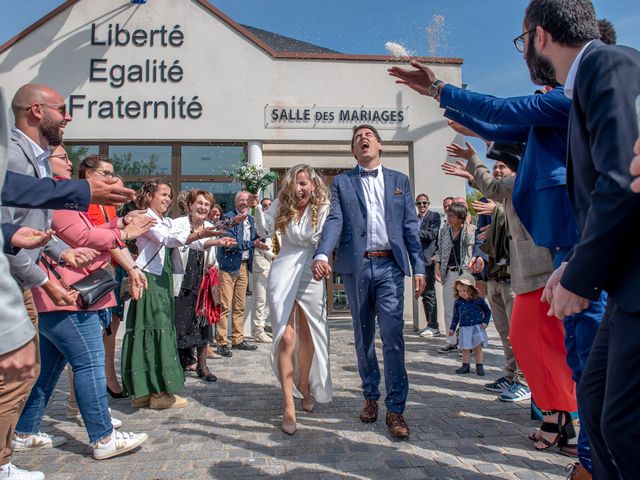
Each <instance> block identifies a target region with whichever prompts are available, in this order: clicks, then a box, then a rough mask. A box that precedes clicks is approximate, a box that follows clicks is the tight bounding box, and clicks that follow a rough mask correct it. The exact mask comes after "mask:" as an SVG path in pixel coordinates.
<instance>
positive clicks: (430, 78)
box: [387, 60, 436, 95]
mask: <svg viewBox="0 0 640 480" xmlns="http://www.w3.org/2000/svg"><path fill="white" fill-rule="evenodd" d="M411 66H412V67H413V68H414V70H410V69H408V68H401V67H391V68H390V69H389V70H387V71H388V72H389V75H391V76H392V77H396V78H397V79H398V80H396V83H399V84H401V85H406V86H407V87H409V88H412V89H413V90H415V91H416V92H418V93H419V94H421V95H429V88H430V87H431V85H433V82H435V81H436V74H435V73H434V72H433V70H431V69H430V68H429V67H427V66H426V65H424V64H422V63H418V62H416V61H415V60H414V61H412V62H411Z"/></svg>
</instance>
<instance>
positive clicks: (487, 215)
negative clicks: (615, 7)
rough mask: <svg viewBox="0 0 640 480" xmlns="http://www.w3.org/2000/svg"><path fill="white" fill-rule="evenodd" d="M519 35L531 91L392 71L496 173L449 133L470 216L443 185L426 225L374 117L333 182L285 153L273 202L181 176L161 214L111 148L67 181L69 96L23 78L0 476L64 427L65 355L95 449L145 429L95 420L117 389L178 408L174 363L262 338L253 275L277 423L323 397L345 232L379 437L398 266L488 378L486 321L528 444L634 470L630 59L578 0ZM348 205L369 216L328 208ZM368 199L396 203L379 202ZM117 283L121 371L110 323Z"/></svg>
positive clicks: (1, 352) (153, 195)
mask: <svg viewBox="0 0 640 480" xmlns="http://www.w3.org/2000/svg"><path fill="white" fill-rule="evenodd" d="M522 32H523V33H522V34H521V35H519V36H518V37H516V38H515V39H514V44H515V46H516V48H517V49H518V51H519V52H521V53H522V54H523V56H524V58H525V60H526V63H527V65H528V67H529V70H530V73H531V79H532V81H533V82H534V83H536V84H538V85H541V86H543V87H544V88H543V89H542V90H540V91H538V92H536V93H535V94H533V95H530V96H524V97H516V98H495V97H492V96H489V95H484V94H480V93H476V92H472V91H470V90H467V89H461V88H458V87H456V86H453V85H450V84H446V83H445V82H443V81H441V80H439V79H438V78H437V77H436V75H435V73H434V72H433V71H432V70H431V69H430V68H429V67H428V66H426V65H422V64H419V63H416V62H412V67H413V68H412V69H409V68H400V67H392V68H391V69H390V70H389V73H390V75H392V76H393V77H395V78H396V79H397V82H398V83H400V84H403V85H406V86H408V87H410V88H412V89H414V90H416V91H417V92H419V93H421V94H423V95H426V96H429V97H432V98H433V99H434V100H435V101H437V102H438V104H439V106H440V107H441V108H442V109H444V110H445V111H444V115H445V117H447V118H448V119H449V125H450V127H451V128H453V129H454V130H455V131H456V132H458V133H460V134H462V135H467V136H476V137H479V138H481V139H483V140H484V141H485V142H486V144H487V157H488V158H490V159H493V160H494V161H495V163H494V164H493V166H492V168H491V169H490V168H489V167H488V166H487V165H485V164H484V163H483V161H482V160H481V159H480V157H479V156H478V154H477V152H476V151H475V150H474V148H473V147H472V146H471V145H470V144H469V143H466V144H465V145H464V146H463V145H457V144H452V145H451V146H449V147H448V148H447V151H448V153H449V155H450V156H451V157H453V158H454V159H458V160H454V162H452V163H445V164H443V165H442V170H443V172H444V173H445V174H447V175H454V176H458V177H461V178H464V179H466V180H468V182H469V185H470V186H471V187H473V188H475V189H477V190H478V191H479V192H481V194H482V197H481V198H479V199H478V200H477V201H474V202H473V203H472V204H471V207H472V208H473V210H474V211H475V213H476V214H477V216H476V218H475V219H473V221H472V216H471V214H470V209H469V208H468V206H467V201H466V199H465V198H462V197H447V198H445V199H444V201H443V211H444V219H441V217H440V215H438V214H437V213H436V212H434V211H431V210H429V206H430V201H429V197H428V196H427V195H426V194H423V193H421V194H419V195H417V196H416V198H415V202H414V203H415V208H416V210H417V216H416V215H415V213H414V211H413V207H412V205H411V203H412V199H411V197H410V196H407V195H408V194H409V191H410V185H409V183H408V179H407V178H406V176H403V175H402V174H398V172H393V171H390V170H388V169H385V168H383V167H382V166H381V164H380V154H381V151H382V143H381V139H380V136H379V135H378V132H377V131H376V129H375V128H374V127H372V126H370V125H361V126H358V127H356V128H354V132H353V137H352V140H351V148H352V152H353V154H354V157H355V158H356V160H357V162H358V166H357V167H356V168H354V169H353V170H351V171H349V172H346V173H344V174H341V175H339V176H337V177H336V179H335V180H334V184H333V186H332V187H331V192H329V189H328V187H327V186H326V185H325V184H324V182H323V180H322V178H321V177H320V176H319V175H318V173H317V172H316V171H315V170H314V169H313V168H311V167H310V166H308V165H298V166H295V167H292V168H291V169H290V170H289V171H288V172H287V174H286V176H285V179H284V180H283V184H282V186H281V190H280V191H279V194H278V199H277V200H276V201H275V202H273V205H272V204H271V200H270V199H267V198H265V199H263V200H262V201H261V202H260V203H259V199H258V197H257V196H256V195H252V194H250V193H249V192H246V191H240V192H238V193H237V194H236V196H235V199H234V207H235V208H234V209H233V210H232V211H230V212H227V213H223V211H222V209H221V207H220V206H219V205H216V203H215V198H214V197H213V195H212V194H211V193H209V192H207V191H204V190H192V191H189V192H181V193H180V195H179V196H178V199H177V200H178V203H179V205H180V208H181V210H182V213H183V215H182V216H178V217H176V218H172V217H171V215H170V210H171V205H172V201H173V191H172V189H171V186H170V185H169V184H168V183H165V182H163V181H161V180H149V181H146V182H144V184H143V185H142V187H141V188H140V189H139V191H138V192H137V193H136V192H133V191H131V190H129V189H127V188H126V187H124V185H123V182H122V180H121V179H120V178H119V177H117V172H114V169H113V164H112V162H111V161H110V160H109V159H108V158H107V157H102V156H99V155H90V156H88V157H86V158H84V159H82V161H81V163H80V165H79V171H78V176H79V179H78V180H72V179H71V177H72V173H73V172H72V170H73V168H72V167H73V166H72V164H71V162H70V161H69V157H68V155H67V152H66V151H65V149H64V145H63V142H62V141H63V133H64V128H65V126H66V125H67V124H68V122H70V121H71V120H72V119H71V117H70V116H69V115H68V113H67V111H66V106H65V103H64V99H63V97H62V96H61V94H60V93H59V92H57V91H56V90H54V89H52V88H50V87H47V86H43V85H36V84H27V85H25V86H23V87H21V88H20V89H19V90H18V91H17V92H16V93H15V95H14V97H13V100H12V104H11V107H12V110H13V113H14V116H15V128H14V129H13V130H12V132H11V138H10V141H9V147H8V150H7V155H6V162H7V169H8V170H9V172H11V173H9V174H8V177H7V181H6V182H5V184H4V187H3V190H2V204H3V207H2V232H3V238H4V249H3V251H4V254H5V255H6V257H5V256H4V255H2V256H0V278H1V279H2V280H1V281H2V282H3V284H2V285H0V287H2V288H0V290H1V291H2V292H3V295H4V296H5V297H3V300H6V302H5V305H6V310H7V314H6V316H7V318H3V319H2V320H0V329H1V331H2V335H1V336H0V373H1V374H2V379H1V380H0V381H1V382H2V387H3V388H2V390H0V413H1V414H2V415H1V420H0V442H1V445H0V455H1V456H0V478H29V479H42V478H44V475H43V474H42V473H40V472H28V471H25V470H22V469H19V468H17V467H15V466H14V465H13V464H12V463H11V452H12V450H16V451H18V450H22V451H28V450H30V449H37V448H42V447H57V446H60V445H63V444H64V443H65V442H66V439H65V438H63V437H58V436H54V435H50V434H47V433H46V432H42V431H41V429H40V427H41V420H42V416H43V414H44V411H45V408H46V405H47V403H48V402H49V400H50V398H51V396H52V394H53V392H54V389H55V386H56V383H57V381H58V379H59V377H60V375H61V374H62V371H63V370H64V368H65V366H66V365H67V364H69V366H70V373H69V375H70V390H71V391H70V398H69V405H68V406H67V416H68V417H69V418H70V419H72V420H74V421H77V422H79V423H81V424H82V425H84V427H85V429H86V431H87V436H88V440H89V443H90V444H91V446H92V448H93V456H94V458H95V459H97V460H103V459H108V458H111V457H114V456H117V455H120V454H122V453H125V452H129V451H131V450H133V449H135V448H137V447H139V446H140V445H141V444H142V443H144V442H145V440H146V439H147V435H146V434H144V433H134V432H124V431H120V430H118V429H119V428H120V427H121V426H122V421H120V420H118V419H117V418H113V417H112V416H111V411H110V409H109V405H108V395H110V396H111V397H114V398H125V397H130V398H131V402H132V404H133V405H134V406H135V407H138V408H144V407H149V408H152V409H166V408H183V407H185V406H187V404H188V401H187V399H186V398H184V397H182V396H180V395H179V393H180V392H181V391H182V390H183V389H184V384H185V372H194V373H195V374H196V375H197V377H198V378H200V379H201V380H202V381H204V382H209V383H210V382H215V381H216V380H217V379H216V376H215V375H214V373H213V372H212V371H211V370H210V368H209V367H208V365H207V361H206V360H207V358H219V357H231V356H232V355H233V350H240V351H254V350H256V349H257V348H258V347H257V346H256V345H255V343H254V342H247V339H246V338H245V336H244V323H245V317H246V315H245V314H246V313H247V312H245V309H246V298H247V295H248V294H249V292H251V294H252V295H254V296H255V299H254V300H255V301H254V311H253V312H251V319H252V320H251V323H252V325H251V329H252V336H253V338H254V340H256V341H257V342H262V343H272V354H271V361H272V366H273V369H274V373H275V376H276V378H277V380H278V382H279V383H280V386H281V389H282V392H283V420H282V430H283V431H284V432H285V433H287V434H290V435H293V434H294V433H295V431H296V428H297V425H296V414H295V403H294V398H295V397H298V398H300V399H301V405H302V408H303V409H304V410H307V411H312V410H314V408H315V404H316V401H318V402H321V403H322V402H328V401H330V400H331V398H332V386H331V375H330V368H329V365H330V363H329V342H328V326H327V321H326V320H327V312H326V304H325V297H326V290H325V288H326V287H325V284H324V280H323V279H324V278H328V277H329V276H330V275H331V272H332V266H331V265H330V264H329V262H328V260H329V255H330V254H331V252H333V251H334V248H335V247H336V244H338V243H339V244H338V248H337V254H336V260H335V268H336V271H339V272H341V273H343V275H344V277H345V284H346V287H347V291H348V292H347V293H348V295H349V303H350V306H351V311H352V316H353V321H354V335H355V348H356V356H357V361H358V369H359V374H360V377H361V380H362V388H363V396H364V406H363V410H362V412H361V414H360V420H361V421H362V422H365V423H370V422H375V421H376V420H377V416H378V405H377V401H378V398H379V397H380V392H379V389H378V384H379V382H380V371H379V367H378V362H377V359H376V355H375V348H374V347H373V338H374V334H375V322H374V318H375V317H377V320H378V323H379V328H380V332H381V336H382V340H383V344H384V348H383V352H384V355H385V365H384V368H385V381H386V383H387V385H386V386H387V397H386V399H385V405H386V407H387V413H386V417H385V421H386V423H387V426H388V427H389V430H390V431H391V433H392V434H393V435H394V436H395V437H397V438H407V437H408V436H409V427H408V425H407V424H406V421H405V420H404V417H403V411H404V408H405V403H406V398H407V393H408V390H409V384H408V380H407V375H406V369H405V366H404V353H403V352H404V340H403V338H402V325H403V322H402V307H401V305H402V303H403V301H402V297H403V295H404V285H403V282H404V280H403V276H405V275H410V274H411V272H412V273H413V280H414V287H415V290H414V294H415V295H416V297H421V298H422V303H423V306H424V310H425V315H426V319H427V324H426V328H425V329H424V330H423V331H421V332H420V335H421V336H423V337H435V336H438V335H442V336H443V337H444V338H445V340H444V343H443V344H442V346H441V347H440V348H439V349H438V352H439V353H442V354H447V353H450V352H460V353H461V356H462V366H461V367H459V368H458V369H456V370H455V373H456V374H460V375H464V374H469V373H470V372H471V363H472V361H471V357H472V355H473V358H474V361H475V373H476V374H477V375H479V376H484V375H485V371H484V366H483V347H486V346H487V342H488V338H487V333H486V329H487V326H488V325H489V322H490V321H491V320H493V322H494V323H495V326H496V330H497V331H498V334H499V336H500V340H501V342H502V346H503V350H504V356H505V373H504V375H503V376H502V377H500V378H498V379H496V380H494V381H492V382H491V383H488V384H486V385H485V386H484V388H485V389H486V390H488V391H490V392H493V393H496V394H497V395H498V397H499V399H500V400H502V401H505V402H517V401H522V400H527V399H530V398H531V399H532V400H533V402H534V405H535V407H536V408H537V409H539V411H540V413H541V417H542V423H541V425H540V427H539V428H538V429H536V430H535V431H532V432H531V433H530V435H529V438H530V439H531V440H532V441H533V442H534V448H535V449H537V450H548V449H551V448H554V447H558V449H559V451H560V452H562V453H564V454H565V455H569V456H574V457H577V460H578V461H576V462H575V463H572V464H571V466H570V470H569V478H572V479H578V480H579V479H585V478H592V477H595V478H602V479H614V478H625V479H627V478H628V479H631V478H634V475H635V474H634V473H633V472H634V471H635V463H634V460H635V459H634V453H635V444H636V442H635V441H634V440H636V439H638V438H639V437H640V423H639V422H635V421H634V420H635V419H636V417H637V416H638V410H637V407H636V405H637V401H638V392H639V391H640V390H639V389H638V386H639V385H638V383H640V376H639V375H638V368H637V363H638V362H637V361H636V360H635V358H636V357H637V355H635V353H636V352H637V347H638V342H640V331H639V329H640V323H639V322H638V312H639V311H640V304H639V303H638V301H639V300H638V298H639V296H638V295H637V285H638V273H637V272H638V271H639V269H640V256H639V255H638V254H637V249H636V248H635V246H634V245H633V243H632V242H633V235H632V229H633V226H632V225H633V224H634V222H633V220H634V219H635V216H636V215H637V213H636V212H637V209H638V207H639V206H640V205H639V203H640V202H639V197H638V196H637V195H636V194H635V193H634V192H635V191H637V190H640V187H639V184H638V180H637V179H635V181H634V180H633V175H637V174H639V173H640V138H638V136H639V132H638V122H637V118H636V112H635V108H637V107H636V105H635V104H636V103H637V100H636V98H637V97H638V96H639V95H640V81H638V80H637V79H639V78H640V53H638V52H637V51H636V50H634V49H631V48H628V47H617V46H615V45H611V44H614V43H615V33H614V32H613V30H612V27H611V25H610V24H609V23H607V22H606V21H600V22H598V21H596V17H595V11H594V8H593V5H592V4H591V2H590V1H589V0H531V2H530V4H529V5H528V7H527V9H526V13H525V17H524V22H523V24H522ZM600 38H602V40H600ZM630 79H631V80H630ZM634 79H635V80H634ZM634 143H635V145H634ZM634 154H635V155H636V157H635V158H633V160H632V157H633V155H634ZM3 161H4V158H3ZM3 168H4V167H3ZM9 179H10V181H9ZM385 182H394V184H393V185H392V188H391V189H390V190H389V191H392V192H393V195H394V200H395V201H394V202H391V203H389V202H388V200H389V199H388V198H385V191H386V190H385ZM632 182H633V183H632ZM355 185H359V187H358V188H356V189H355V190H354V186H355ZM363 198H366V199H367V201H366V202H364V201H363ZM396 198H397V199H396ZM358 201H360V202H361V205H363V207H362V210H358V211H355V209H345V208H344V205H353V204H356V203H357V202H358ZM123 204H128V207H127V208H125V209H120V210H119V209H117V208H116V207H119V206H122V205H123ZM132 205H134V206H132ZM250 208H254V209H256V211H255V215H251V214H250V212H249V209H250ZM385 208H390V209H394V212H393V214H391V215H387V216H385ZM125 212H126V213H125ZM392 222H399V224H398V226H397V228H396V226H394V225H393V224H392ZM400 225H401V226H402V228H400ZM397 231H402V232H404V233H403V236H402V238H400V237H398V236H397V235H396V232H397ZM356 232H361V235H356ZM372 232H373V233H372ZM338 240H340V242H338ZM270 271H276V272H280V273H279V274H276V275H270ZM9 274H10V276H9ZM87 279H91V280H92V285H93V286H92V287H87V286H86V284H87V283H88V282H87V281H86V280H87ZM251 279H252V281H251ZM274 279H275V280H274ZM437 282H438V283H440V284H441V285H442V298H443V305H442V309H443V312H444V319H445V322H444V323H445V324H444V330H441V329H440V325H439V323H438V313H437V312H438V305H437V300H436V294H435V286H436V283H437ZM96 285H98V287H96ZM363 285H364V286H365V287H366V288H363V287H362V286H363ZM370 285H371V286H370ZM372 285H375V288H373V287H372ZM389 292H396V293H395V294H389ZM127 300H130V303H129V304H128V309H127V313H126V331H125V335H124V339H123V344H122V356H121V362H120V363H121V379H122V385H120V383H119V381H118V376H117V374H116V370H115V364H116V362H115V352H116V349H115V334H116V332H117V331H118V328H119V325H120V323H121V322H122V321H123V320H124V317H125V314H124V305H125V302H126V301H127ZM229 317H230V319H231V326H232V327H231V332H230V333H231V336H229V332H228V331H227V327H228V323H227V319H228V318H229ZM268 320H271V323H272V332H273V338H272V337H271V335H269V332H268V325H267V322H268ZM214 343H215V350H213V348H212V345H213V344H214ZM576 417H577V418H576Z"/></svg>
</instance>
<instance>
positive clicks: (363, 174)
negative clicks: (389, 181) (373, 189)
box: [360, 169, 378, 178]
mask: <svg viewBox="0 0 640 480" xmlns="http://www.w3.org/2000/svg"><path fill="white" fill-rule="evenodd" d="M360 176H361V177H373V178H376V177H377V176H378V170H364V169H361V170H360Z"/></svg>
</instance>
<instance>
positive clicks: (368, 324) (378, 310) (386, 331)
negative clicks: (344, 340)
mask: <svg viewBox="0 0 640 480" xmlns="http://www.w3.org/2000/svg"><path fill="white" fill-rule="evenodd" d="M343 276H344V284H345V287H346V290H347V296H348V298H349V305H350V308H351V316H352V317H353V334H354V337H355V346H356V356H357V359H358V372H359V373H360V379H361V380H362V390H363V395H364V398H365V400H376V401H377V400H378V399H379V398H380V390H379V388H378V386H379V384H380V368H379V366H378V359H377V357H376V349H375V341H374V339H375V332H376V319H377V321H378V325H379V328H380V337H381V338H382V354H383V357H384V382H385V388H386V391H387V396H386V398H385V401H384V403H385V406H386V407H387V410H389V411H390V412H392V413H402V412H404V408H405V404H406V401H407V394H408V393H409V380H408V378H407V370H406V369H405V365H404V337H403V330H404V319H403V318H402V314H403V310H404V274H403V273H402V270H401V269H400V267H398V265H397V264H396V262H395V260H394V259H393V257H382V258H375V259H365V258H363V259H362V262H361V263H360V264H359V266H358V269H357V271H356V272H354V273H353V274H345V275H343Z"/></svg>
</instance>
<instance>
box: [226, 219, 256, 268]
mask: <svg viewBox="0 0 640 480" xmlns="http://www.w3.org/2000/svg"><path fill="white" fill-rule="evenodd" d="M236 215H238V212H235V211H231V212H227V213H226V214H225V217H227V218H233V217H235V216H236ZM247 220H249V226H250V234H249V240H248V241H247V240H244V239H243V238H242V237H243V231H244V230H243V229H244V227H243V224H242V223H239V224H237V225H234V226H233V227H231V228H230V229H228V230H226V235H225V236H226V237H231V238H233V239H234V240H235V241H236V242H238V243H237V244H236V245H234V246H233V247H218V264H219V265H220V270H222V271H225V272H229V273H238V272H239V271H240V265H241V264H242V252H244V251H246V250H249V260H248V261H247V267H248V268H249V271H251V267H252V265H253V242H254V241H255V240H256V238H258V237H257V235H256V221H255V220H254V219H253V217H252V216H251V215H249V216H248V217H247Z"/></svg>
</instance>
